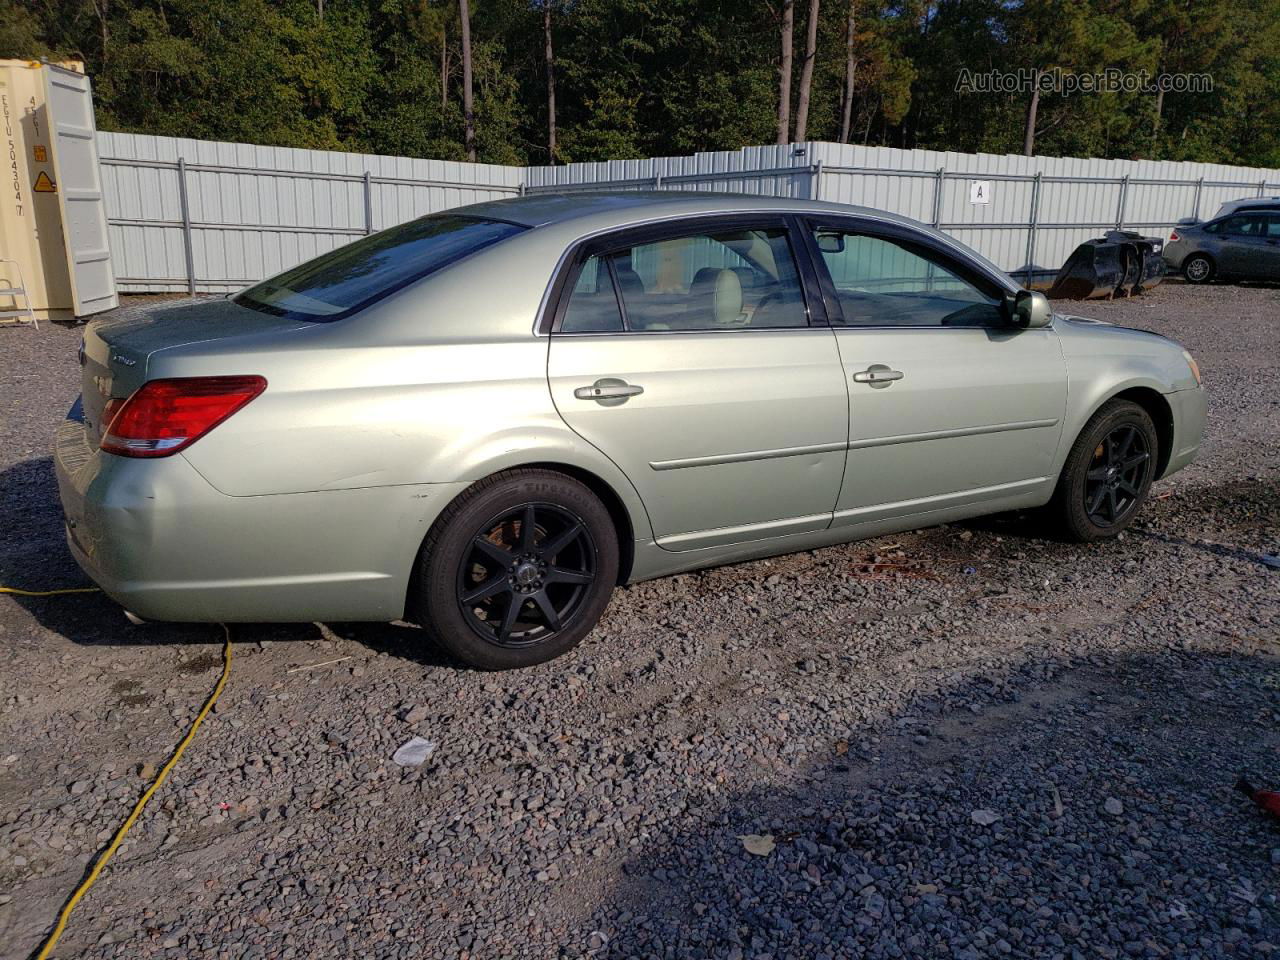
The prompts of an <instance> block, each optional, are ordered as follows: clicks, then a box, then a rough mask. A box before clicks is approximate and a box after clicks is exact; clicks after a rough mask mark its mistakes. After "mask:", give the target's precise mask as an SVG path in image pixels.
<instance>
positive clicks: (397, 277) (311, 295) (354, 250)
mask: <svg viewBox="0 0 1280 960" xmlns="http://www.w3.org/2000/svg"><path fill="white" fill-rule="evenodd" d="M525 229H527V228H526V227H522V226H519V225H518V224H514V223H506V222H503V221H499V220H484V219H480V218H477V217H464V216H457V215H449V214H446V215H433V216H427V217H422V218H420V219H418V220H411V221H409V222H408V223H403V224H401V225H400V226H398V227H392V228H391V229H390V230H383V231H382V232H380V233H375V234H373V235H372V236H369V237H365V238H364V239H362V240H357V241H356V242H355V243H350V244H347V245H346V246H344V247H339V248H338V249H337V250H332V251H330V252H329V253H326V254H323V255H322V256H319V257H316V258H315V259H314V260H308V261H307V262H306V263H303V264H301V265H299V266H296V267H294V268H293V269H291V270H286V271H285V272H284V273H281V274H278V275H276V276H274V277H272V278H270V279H269V280H263V281H262V282H261V283H257V284H254V285H253V286H252V287H249V288H248V289H246V290H244V291H242V292H241V293H239V294H237V295H236V297H235V302H236V303H238V304H240V305H241V306H245V307H250V308H252V309H254V310H260V311H262V312H263V313H270V314H273V315H277V316H284V317H289V318H291V319H297V320H316V321H325V320H340V319H341V318H343V317H346V316H350V315H351V314H353V313H355V312H357V311H359V310H362V309H364V308H365V307H367V306H369V305H371V304H373V303H374V302H376V301H378V300H381V299H382V298H383V297H386V296H389V295H390V294H392V293H395V292H396V291H397V290H399V289H401V288H402V287H405V286H407V285H408V284H410V283H413V282H414V281H415V280H420V279H422V278H423V277H425V276H427V275H428V274H430V273H433V272H435V271H436V270H439V269H441V268H442V267H445V266H448V265H449V264H450V263H453V262H454V261H456V260H461V259H462V258H463V257H465V256H467V255H469V254H472V253H475V252H476V251H477V250H482V249H483V248H485V247H487V246H490V245H491V244H495V243H497V242H498V241H500V240H504V239H506V238H507V237H510V236H512V235H513V234H516V233H519V232H521V231H522V230H525Z"/></svg>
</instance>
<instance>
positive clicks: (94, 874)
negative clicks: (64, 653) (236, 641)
mask: <svg viewBox="0 0 1280 960" xmlns="http://www.w3.org/2000/svg"><path fill="white" fill-rule="evenodd" d="M52 592H54V593H56V592H58V591H52ZM221 626H222V631H223V633H224V634H225V635H226V644H225V646H224V647H223V649H222V676H220V677H219V678H218V683H217V685H216V686H214V688H213V693H211V694H209V699H208V700H206V701H205V702H204V706H203V707H201V708H200V712H199V713H198V714H196V719H195V722H194V723H192V724H191V729H190V730H188V731H187V735H186V736H185V737H183V738H182V739H181V740H180V741H179V742H178V746H177V747H176V748H174V751H173V756H171V757H170V758H169V760H168V762H167V763H166V764H165V765H164V766H163V767H161V768H160V773H159V774H157V775H156V778H155V780H154V781H152V783H151V786H149V787H147V791H146V793H144V794H143V795H142V796H141V797H140V798H139V799H138V802H137V803H135V804H134V805H133V810H132V811H131V812H130V814H129V816H128V817H127V818H126V819H125V821H124V823H123V824H121V825H120V829H119V830H117V831H116V835H115V836H114V837H112V838H111V843H109V844H108V845H107V849H106V850H104V851H103V852H102V854H101V855H100V856H99V857H98V860H97V862H96V863H95V864H94V865H93V869H92V870H90V871H89V874H88V876H86V877H85V878H84V879H83V880H82V881H81V882H80V886H78V887H76V888H75V890H73V891H72V892H71V896H70V897H68V898H67V902H66V903H65V904H63V906H62V910H61V911H59V913H58V922H57V924H56V925H55V926H54V928H53V931H52V932H51V933H50V934H49V936H48V938H47V939H46V940H45V941H44V943H43V944H42V945H41V947H40V952H39V953H37V954H36V960H45V958H46V957H48V956H49V952H50V951H51V950H53V948H54V947H55V946H56V945H57V943H58V938H59V937H61V936H62V931H63V929H65V928H66V925H67V918H69V917H70V916H71V911H72V910H74V909H75V908H76V904H77V903H79V902H80V898H81V897H83V896H84V895H85V894H86V893H87V892H88V891H89V888H90V887H92V886H93V882H94V881H95V880H97V879H98V874H99V873H101V872H102V868H103V867H105V866H106V865H107V861H108V860H110V859H111V857H112V854H114V853H115V852H116V848H117V847H119V846H120V843H121V841H123V840H124V836H125V834H126V833H128V832H129V828H130V827H132V826H133V824H134V821H136V820H137V819H138V815H139V814H141V813H142V808H143V807H145V806H146V805H147V801H148V800H150V799H151V796H152V794H154V793H155V792H156V791H157V790H158V789H160V784H162V783H164V781H165V778H166V777H168V776H169V771H170V770H172V769H173V768H174V765H175V764H177V762H178V760H179V759H180V758H181V757H182V752H183V751H184V750H186V749H187V745H188V744H190V743H191V741H192V740H193V739H194V738H195V735H196V731H197V730H199V729H200V724H201V723H203V722H204V718H205V717H206V716H207V715H208V713H209V711H210V710H211V709H213V705H214V704H215V703H217V702H218V697H220V696H221V695H222V688H223V687H225V686H226V685H227V677H229V676H230V675H231V630H230V629H228V627H227V625H226V624H225V623H224V624H222V625H221Z"/></svg>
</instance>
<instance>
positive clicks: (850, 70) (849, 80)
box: [840, 0, 858, 143]
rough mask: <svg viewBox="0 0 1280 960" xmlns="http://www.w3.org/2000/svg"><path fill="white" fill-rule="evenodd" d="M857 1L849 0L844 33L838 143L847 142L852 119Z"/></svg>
mask: <svg viewBox="0 0 1280 960" xmlns="http://www.w3.org/2000/svg"><path fill="white" fill-rule="evenodd" d="M857 7H858V0H849V19H848V23H847V24H846V26H845V33H844V37H845V40H844V99H843V100H842V101H841V104H840V142H841V143H848V142H849V124H850V122H851V121H852V119H853V81H854V76H855V72H856V71H857V69H858V61H857V59H856V58H855V57H854V37H855V33H854V28H855V26H856V24H857Z"/></svg>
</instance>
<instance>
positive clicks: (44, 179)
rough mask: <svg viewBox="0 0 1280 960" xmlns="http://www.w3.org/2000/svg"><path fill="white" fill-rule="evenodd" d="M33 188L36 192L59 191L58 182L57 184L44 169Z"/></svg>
mask: <svg viewBox="0 0 1280 960" xmlns="http://www.w3.org/2000/svg"><path fill="white" fill-rule="evenodd" d="M31 189H32V190H34V191H35V192H36V193H57V192H58V187H57V184H55V183H54V182H53V181H52V180H50V179H49V175H48V174H47V173H45V172H44V171H43V170H41V171H40V175H39V176H38V177H36V182H35V183H34V184H33V185H32V187H31Z"/></svg>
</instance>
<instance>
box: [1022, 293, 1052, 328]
mask: <svg viewBox="0 0 1280 960" xmlns="http://www.w3.org/2000/svg"><path fill="white" fill-rule="evenodd" d="M1052 319H1053V308H1052V307H1050V306H1049V298H1048V297H1046V296H1045V295H1044V294H1043V293H1040V292H1039V291H1036V290H1019V291H1018V293H1017V295H1016V296H1015V297H1014V298H1013V323H1014V326H1017V327H1022V328H1023V329H1024V330H1031V329H1034V328H1036V327H1047V326H1048V325H1049V321H1051V320H1052Z"/></svg>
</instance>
